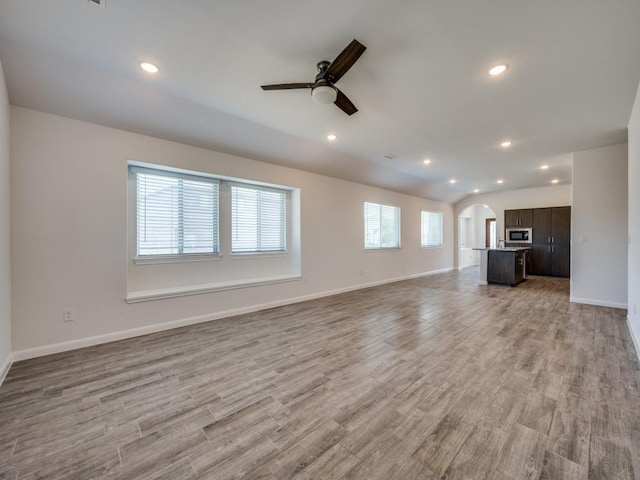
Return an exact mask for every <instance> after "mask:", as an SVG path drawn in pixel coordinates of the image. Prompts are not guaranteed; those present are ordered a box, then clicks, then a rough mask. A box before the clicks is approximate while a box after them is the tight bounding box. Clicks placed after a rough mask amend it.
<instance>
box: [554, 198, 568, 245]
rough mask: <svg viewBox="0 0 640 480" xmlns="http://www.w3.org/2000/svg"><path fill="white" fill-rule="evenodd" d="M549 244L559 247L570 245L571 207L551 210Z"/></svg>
mask: <svg viewBox="0 0 640 480" xmlns="http://www.w3.org/2000/svg"><path fill="white" fill-rule="evenodd" d="M551 243H555V244H560V245H569V244H570V243H571V207H554V208H552V209H551Z"/></svg>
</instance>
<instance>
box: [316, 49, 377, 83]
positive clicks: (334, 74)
mask: <svg viewBox="0 0 640 480" xmlns="http://www.w3.org/2000/svg"><path fill="white" fill-rule="evenodd" d="M366 49H367V47H365V46H364V45H362V44H361V43H360V42H359V41H357V40H355V39H354V40H353V41H352V42H351V43H350V44H349V45H347V48H345V49H344V50H343V51H342V52H340V55H338V56H337V57H336V59H335V60H334V61H333V62H332V63H331V65H329V68H328V69H327V71H326V72H325V74H324V78H325V80H328V81H329V82H331V83H336V82H337V81H338V80H340V79H341V78H342V76H343V75H344V74H345V73H347V71H348V70H349V69H350V68H351V67H352V66H353V64H354V63H356V61H357V60H358V59H359V58H360V55H362V54H363V53H364V51H365V50H366Z"/></svg>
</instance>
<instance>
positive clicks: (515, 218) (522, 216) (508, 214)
mask: <svg viewBox="0 0 640 480" xmlns="http://www.w3.org/2000/svg"><path fill="white" fill-rule="evenodd" d="M504 226H505V227H532V226H533V209H532V208H525V209H521V210H505V211H504Z"/></svg>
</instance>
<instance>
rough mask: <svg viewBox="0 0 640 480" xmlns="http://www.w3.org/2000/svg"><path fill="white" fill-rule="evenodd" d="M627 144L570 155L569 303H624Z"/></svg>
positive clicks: (626, 239) (611, 304)
mask: <svg viewBox="0 0 640 480" xmlns="http://www.w3.org/2000/svg"><path fill="white" fill-rule="evenodd" d="M627 181H628V180H627V144H626V143H624V144H621V145H613V146H609V147H602V148H594V149H591V150H584V151H582V152H575V153H574V154H573V208H572V211H571V301H575V302H579V303H589V304H593V305H604V306H612V307H619V308H626V307H627V250H628V236H627V222H628V214H627V211H628V199H627Z"/></svg>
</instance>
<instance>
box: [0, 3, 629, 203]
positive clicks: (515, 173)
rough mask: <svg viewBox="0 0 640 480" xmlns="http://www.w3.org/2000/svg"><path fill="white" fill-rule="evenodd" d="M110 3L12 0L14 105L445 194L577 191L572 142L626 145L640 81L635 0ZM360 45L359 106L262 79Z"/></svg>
mask: <svg viewBox="0 0 640 480" xmlns="http://www.w3.org/2000/svg"><path fill="white" fill-rule="evenodd" d="M106 2H107V5H106V8H100V7H97V6H95V5H93V4H89V3H88V2H87V0H55V1H51V0H2V1H0V60H1V61H2V64H3V66H4V70H5V76H6V79H7V84H8V88H9V96H10V101H11V103H12V104H14V105H19V106H24V107H28V108H33V109H37V110H42V111H45V112H51V113H55V114H59V115H63V116H67V117H72V118H77V119H81V120H86V121H91V122H96V123H100V124H103V125H108V126H112V127H116V128H121V129H125V130H130V131H134V132H139V133H143V134H148V135H154V136H158V137H163V138H168V139H171V140H176V141H180V142H184V143H189V144H193V145H198V146H203V147H207V148H212V149H215V150H219V151H224V152H229V153H235V154H239V155H243V156H247V157H251V158H257V159H260V160H265V161H269V162H272V163H277V164H281V165H287V166H293V167H297V168H302V169H305V170H309V171H314V172H318V173H323V174H328V175H332V176H336V177H341V178H346V179H349V180H355V181H360V182H363V183H367V184H371V185H377V186H382V187H386V188H390V189H392V190H397V191H403V192H406V193H411V194H414V195H419V196H424V197H429V198H433V199H437V200H442V201H446V202H456V201H458V200H460V199H462V198H464V197H466V196H467V195H469V194H471V192H472V191H473V189H474V188H478V189H480V190H481V191H482V192H487V191H496V190H513V189H516V188H521V187H533V186H542V185H549V182H550V180H551V179H552V178H558V179H559V180H560V181H561V183H570V182H571V162H572V160H571V158H572V157H571V152H573V151H577V150H583V149H586V148H591V147H596V146H601V145H608V144H613V143H619V142H623V141H625V140H626V125H627V122H628V119H629V115H630V113H631V106H632V104H633V99H634V95H635V92H636V88H637V86H638V81H639V80H640V27H639V26H640V1H638V0H607V1H603V0H562V1H558V0H538V1H533V2H531V1H529V2H527V1H521V0H485V1H478V0H449V1H435V0H406V1H403V2H390V1H388V0H340V1H338V0H324V1H322V2H320V1H317V0H274V1H270V2H266V1H264V0H239V1H221V0H213V1H212V0H206V1H205V0H190V1H176V0H106ZM354 38H356V39H358V40H359V41H360V42H361V43H363V44H364V45H366V46H367V50H366V52H365V53H364V55H363V56H362V57H361V58H360V60H359V61H358V62H357V63H356V64H355V65H354V66H353V68H352V69H351V70H350V71H349V72H348V73H347V74H346V75H345V76H344V77H343V78H342V79H341V80H340V82H339V84H338V86H339V87H340V88H341V90H342V91H343V92H344V93H345V94H347V95H348V96H349V98H350V99H351V100H352V101H353V102H354V103H355V105H356V106H357V107H358V109H359V112H358V113H356V114H355V115H353V116H351V117H348V116H347V115H345V114H344V113H342V112H341V111H340V110H339V109H338V108H337V107H335V106H333V105H318V104H315V103H313V102H312V101H311V98H310V95H309V92H308V91H306V90H297V91H294V90H290V91H276V92H264V91H262V90H261V89H260V85H262V84H268V83H288V82H307V81H312V80H313V78H314V75H315V73H316V72H315V65H316V63H317V62H318V61H320V60H333V58H335V56H336V55H337V54H338V53H339V52H340V51H341V50H342V49H343V48H344V47H345V46H346V45H347V44H348V43H349V42H350V41H351V40H352V39H354ZM144 60H147V61H152V62H154V63H156V64H157V65H158V66H159V67H160V69H161V70H160V73H159V74H157V75H156V76H153V77H152V76H150V75H148V74H145V73H144V72H142V70H140V68H139V67H138V64H139V62H141V61H144ZM502 62H506V63H508V64H509V65H510V68H509V70H508V71H507V73H506V74H505V75H503V76H501V77H498V78H494V77H490V76H489V75H487V70H488V69H489V68H490V67H491V66H493V65H494V64H497V63H502ZM330 132H334V133H336V134H337V135H338V140H337V141H336V142H334V143H331V144H329V143H328V142H327V141H326V140H325V136H326V134H327V133H330ZM507 138H508V139H511V140H513V142H514V143H513V146H512V147H511V148H509V149H508V150H505V149H503V148H501V147H500V146H499V144H500V142H501V141H502V140H503V139H507ZM387 153H393V154H396V155H398V156H399V158H396V159H394V160H388V159H386V158H384V155H385V154H387ZM425 157H428V158H430V159H432V164H431V165H430V166H425V165H423V164H422V160H423V159H424V158H425ZM543 163H547V164H549V165H550V166H551V168H550V169H549V170H547V171H546V172H543V171H541V170H540V169H539V166H540V165H541V164H543ZM450 178H455V179H457V183H456V184H455V185H451V184H449V183H448V180H449V179H450ZM498 178H503V179H504V184H503V185H497V184H496V179H498Z"/></svg>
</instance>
